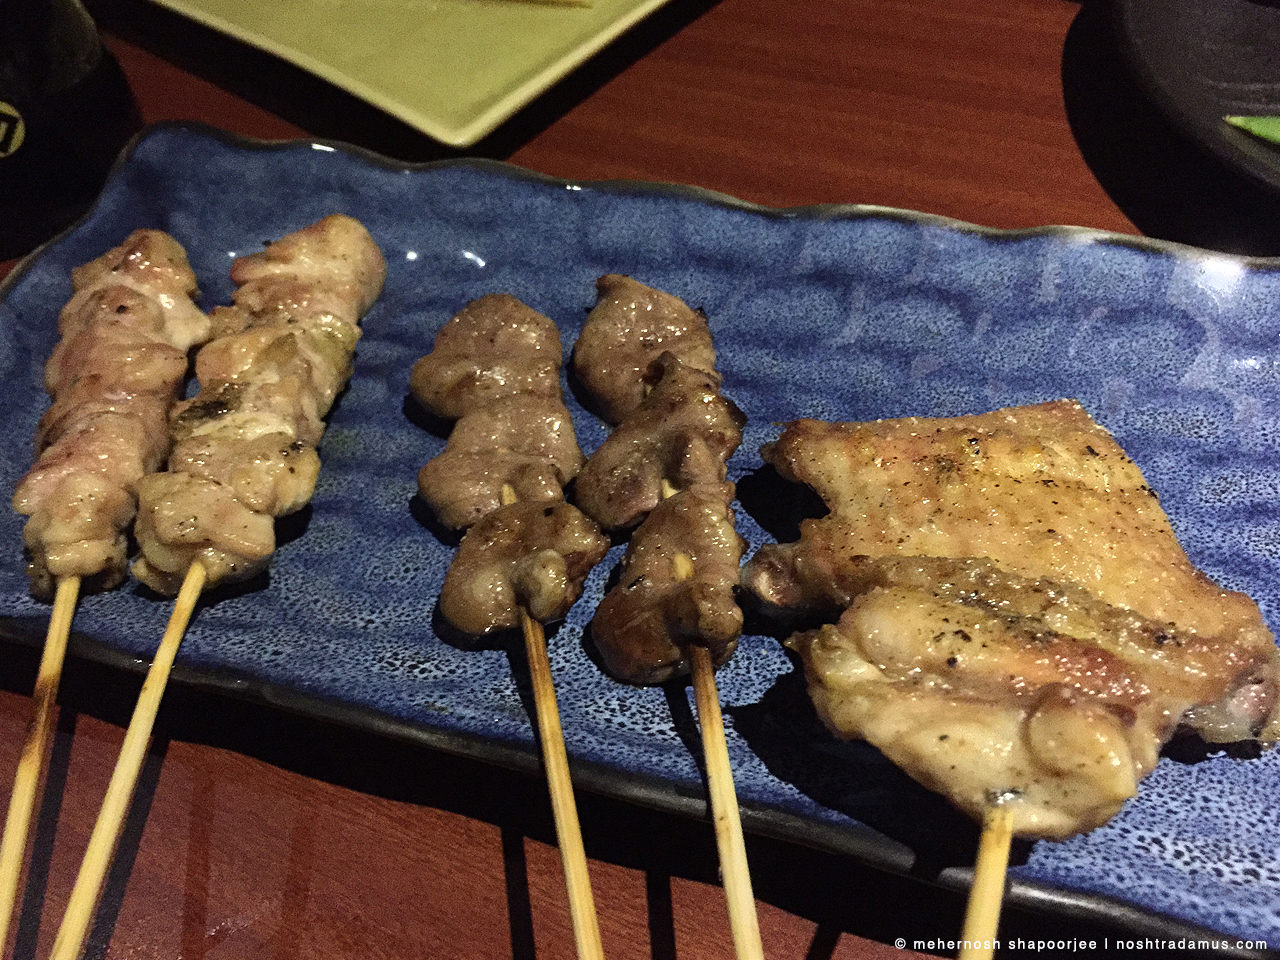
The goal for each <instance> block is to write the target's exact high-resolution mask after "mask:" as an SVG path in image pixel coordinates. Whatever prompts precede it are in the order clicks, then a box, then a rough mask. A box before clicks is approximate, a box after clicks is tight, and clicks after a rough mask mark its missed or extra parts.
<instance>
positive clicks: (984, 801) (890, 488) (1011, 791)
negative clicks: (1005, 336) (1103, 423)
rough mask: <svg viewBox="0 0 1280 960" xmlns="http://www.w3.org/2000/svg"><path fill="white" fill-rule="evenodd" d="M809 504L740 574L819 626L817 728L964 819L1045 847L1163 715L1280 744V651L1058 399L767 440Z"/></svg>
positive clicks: (1096, 429) (1250, 608) (1142, 754)
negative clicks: (987, 820) (809, 514)
mask: <svg viewBox="0 0 1280 960" xmlns="http://www.w3.org/2000/svg"><path fill="white" fill-rule="evenodd" d="M763 452H764V455H765V459H766V460H767V461H768V462H769V463H771V464H773V466H774V467H776V468H777V469H778V470H779V472H780V473H781V474H782V475H783V476H785V477H788V478H790V479H792V480H795V481H798V482H803V483H807V484H809V485H810V486H812V487H813V488H814V489H815V490H816V491H817V492H818V493H819V494H820V495H821V497H822V498H823V500H824V501H825V502H826V503H827V505H828V507H829V508H830V511H831V512H830V514H829V515H828V516H826V517H823V518H820V519H811V520H806V521H804V523H803V524H802V526H801V537H800V540H799V541H797V542H795V543H790V544H780V545H767V546H764V547H762V548H761V549H760V551H759V552H758V553H757V554H756V556H755V557H754V558H752V560H751V561H750V563H748V565H747V567H746V568H745V571H744V583H745V584H746V585H747V586H748V588H749V589H751V591H752V592H753V593H755V594H756V595H757V596H759V597H760V598H761V599H762V600H763V601H764V602H765V603H766V604H767V605H768V606H770V607H772V608H773V609H775V610H777V611H781V612H795V613H798V612H806V613H809V614H814V613H818V614H823V615H826V616H829V617H832V618H837V617H838V618H839V619H838V622H836V623H835V624H830V625H827V626H825V627H822V628H821V629H819V630H816V631H810V632H808V633H803V634H798V635H797V636H795V637H793V638H792V640H791V641H790V644H791V646H793V648H794V649H796V650H798V651H799V652H800V653H801V655H802V656H803V658H804V660H805V669H806V675H807V677H808V681H809V687H810V692H811V694H812V696H813V699H814V702H815V705H816V706H817V709H818V712H819V714H820V715H821V716H822V717H823V719H824V721H825V722H826V723H827V724H828V726H830V727H831V728H832V730H833V731H834V732H836V733H838V734H840V735H842V736H849V737H861V738H863V739H866V740H868V741H870V742H871V743H873V744H875V745H876V746H878V747H879V748H880V749H881V750H882V751H884V752H885V754H886V755H888V756H889V757H890V758H891V759H893V760H894V761H895V762H896V763H898V764H899V765H900V766H902V767H903V768H904V769H905V770H907V771H908V772H909V773H910V774H911V775H912V776H914V777H915V778H916V779H917V780H919V781H920V782H922V783H924V784H925V785H926V786H929V787H930V788H932V789H935V790H938V791H939V792H942V793H944V794H945V795H947V796H948V797H949V798H950V799H951V800H952V801H953V802H954V803H956V804H957V805H958V806H960V807H961V808H962V809H964V810H966V811H968V812H969V813H971V814H972V815H974V816H975V817H980V816H981V815H982V813H983V811H984V810H985V809H986V808H987V807H988V806H989V805H990V804H991V803H992V802H997V801H1000V802H1005V803H1008V804H1010V805H1011V806H1012V809H1013V810H1014V817H1015V830H1017V832H1019V833H1022V834H1026V835H1031V836H1042V837H1054V838H1062V837H1066V836H1070V835H1072V834H1073V833H1077V832H1080V831H1083V830H1088V829H1091V828H1093V827H1095V826H1097V825H1098V824H1100V823H1102V822H1104V821H1105V820H1106V819H1107V818H1109V817H1110V816H1112V815H1113V814H1114V813H1115V812H1116V811H1117V810H1118V809H1119V807H1120V805H1121V804H1122V803H1123V802H1124V800H1125V799H1127V798H1128V797H1130V796H1132V795H1133V794H1134V793H1135V792H1136V789H1137V782H1138V780H1140V779H1141V778H1142V777H1143V776H1145V775H1146V774H1147V773H1148V772H1150V770H1151V768H1152V766H1153V764H1154V763H1155V759H1156V755H1157V753H1158V751H1159V749H1160V747H1161V745H1162V744H1163V743H1164V742H1166V741H1167V740H1168V738H1169V737H1170V736H1171V735H1172V734H1173V733H1174V731H1175V729H1176V728H1177V727H1178V726H1179V725H1180V724H1181V725H1183V726H1186V727H1190V728H1192V729H1194V730H1195V731H1196V732H1198V733H1199V734H1200V735H1201V736H1202V737H1203V738H1204V739H1206V740H1209V741H1212V742H1232V741H1237V740H1242V739H1258V740H1260V741H1261V742H1263V743H1265V744H1270V743H1272V742H1274V741H1275V740H1276V739H1277V738H1280V721H1277V718H1276V703H1277V694H1278V691H1280V654H1278V653H1277V649H1276V646H1275V643H1274V640H1273V638H1272V636H1271V634H1270V632H1269V631H1268V629H1267V627H1266V625H1265V623H1264V622H1263V620H1262V617H1261V615H1260V613H1259V611H1258V609H1257V606H1256V605H1255V604H1253V602H1252V601H1251V600H1249V599H1248V598H1247V597H1245V596H1244V595H1242V594H1239V593H1234V592H1232V591H1228V590H1223V589H1222V588H1220V587H1219V586H1217V585H1216V584H1214V583H1213V582H1212V581H1210V580H1209V579H1208V578H1207V577H1206V576H1205V575H1204V574H1203V573H1201V572H1200V571H1198V570H1197V569H1196V568H1195V567H1194V566H1193V565H1192V564H1191V562H1190V560H1189V559H1188V558H1187V556H1186V554H1185V552H1184V551H1183V550H1182V548H1181V546H1180V545H1179V544H1178V542H1177V539H1176V537H1175V536H1174V533H1173V531H1172V528H1171V527H1170V524H1169V520H1168V518H1167V516H1166V515H1165V513H1164V511H1163V510H1162V509H1161V508H1160V505H1159V503H1158V501H1157V499H1156V496H1155V494H1154V493H1153V492H1152V491H1151V490H1150V488H1149V487H1148V486H1147V485H1146V482H1145V480H1144V479H1143V476H1142V473H1141V471H1140V470H1139V469H1138V467H1137V466H1136V465H1135V464H1134V463H1133V462H1132V460H1130V459H1129V457H1127V456H1126V455H1125V453H1124V451H1123V450H1122V449H1121V448H1120V447H1119V446H1118V445H1117V444H1116V442H1115V441H1114V440H1113V439H1112V438H1111V436H1110V435H1109V434H1108V433H1107V432H1106V431H1105V430H1104V429H1103V428H1102V427H1100V426H1099V425H1098V424H1096V423H1095V422H1094V421H1093V420H1092V419H1091V418H1090V417H1089V416H1088V414H1087V413H1085V411H1084V410H1083V409H1082V408H1081V407H1080V405H1079V404H1077V403H1074V402H1070V401H1058V402H1054V403H1046V404H1040V405H1037V406H1031V407H1021V408H1010V409H1006V410H999V411H996V412H994V413H990V414H983V415H979V416H967V417H956V418H950V419H922V418H908V419H903V420H888V421H881V422H876V423H862V424H825V423H818V422H815V421H809V420H802V421H797V422H795V423H792V424H790V425H789V426H788V427H787V428H786V430H785V431H784V432H783V434H782V436H781V437H780V438H779V439H778V440H777V441H776V442H775V443H772V444H769V445H767V446H766V447H765V449H764V451H763Z"/></svg>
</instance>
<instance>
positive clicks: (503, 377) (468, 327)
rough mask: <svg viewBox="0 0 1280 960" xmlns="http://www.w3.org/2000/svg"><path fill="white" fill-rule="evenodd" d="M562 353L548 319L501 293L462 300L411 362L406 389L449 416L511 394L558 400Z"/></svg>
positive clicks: (433, 409) (555, 331)
mask: <svg viewBox="0 0 1280 960" xmlns="http://www.w3.org/2000/svg"><path fill="white" fill-rule="evenodd" d="M562 361H563V351H562V349H561V347H560V332H559V331H558V330H557V329H556V325H555V324H554V323H552V322H551V320H550V319H549V318H547V317H545V316H543V315H542V314H540V313H538V311H536V310H534V309H533V308H531V307H529V306H526V305H525V304H523V303H521V302H520V301H519V300H517V299H516V298H515V297H513V296H511V295H510V294H506V293H492V294H489V295H487V296H484V297H480V298H479V299H478V300H474V301H472V302H471V303H469V304H467V305H466V306H465V307H464V308H463V309H462V310H461V311H459V312H458V314H457V315H456V316H455V317H454V318H453V319H452V320H450V321H449V322H448V323H446V324H445V325H444V326H443V327H441V328H440V332H439V333H437V334H436V339H435V344H434V346H433V347H432V349H431V352H430V353H429V354H427V355H426V356H425V357H423V358H422V359H421V360H419V361H418V362H417V363H416V364H414V366H413V371H412V373H411V374H410V377H409V389H410V390H411V391H412V392H413V395H414V396H415V397H416V398H417V399H418V401H419V402H420V403H422V405H423V406H425V407H426V408H427V409H429V410H431V411H432V412H433V413H435V414H437V415H438V416H441V417H446V418H448V419H450V420H456V419H458V418H459V417H462V416H463V415H464V414H466V413H468V412H469V411H471V410H474V409H476V408H478V407H481V406H484V405H485V404H487V403H489V402H490V401H493V400H496V399H499V398H501V397H507V396H511V395H513V394H524V395H528V396H538V397H545V398H548V399H560V397H561V393H560V367H561V364H562Z"/></svg>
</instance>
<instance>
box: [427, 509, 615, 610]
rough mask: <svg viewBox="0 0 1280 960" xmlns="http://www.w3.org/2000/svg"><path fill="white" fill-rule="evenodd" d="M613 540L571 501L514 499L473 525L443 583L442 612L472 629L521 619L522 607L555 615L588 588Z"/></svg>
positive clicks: (567, 607) (572, 602) (571, 603)
mask: <svg viewBox="0 0 1280 960" xmlns="http://www.w3.org/2000/svg"><path fill="white" fill-rule="evenodd" d="M608 549H609V540H608V538H607V537H605V536H604V535H603V534H602V533H601V532H600V528H599V527H597V526H596V525H595V524H594V523H592V522H591V521H590V520H589V519H588V518H587V517H586V516H585V515H583V514H582V512H581V511H579V510H577V509H576V508H574V507H573V506H571V505H569V504H567V503H550V504H549V503H531V502H519V501H517V502H515V503H509V504H506V505H504V506H501V507H498V508H497V509H495V510H493V511H492V512H490V513H489V514H487V515H486V516H485V517H483V518H482V519H481V520H480V521H479V522H478V523H476V524H475V525H474V526H472V527H471V529H470V530H468V531H467V535H466V536H465V537H463V539H462V543H461V544H460V545H459V547H458V553H457V556H456V557H454V560H453V563H452V564H450V566H449V572H448V573H447V574H446V576H445V580H444V586H443V587H442V588H441V591H440V613H441V614H442V615H443V616H444V618H445V619H446V620H448V621H449V622H450V623H451V624H453V625H454V626H455V627H457V628H458V629H459V630H462V631H464V632H466V633H470V634H476V635H482V634H486V633H490V632H492V631H494V630H501V629H507V628H512V627H516V626H519V623H520V609H521V608H522V607H523V608H524V609H525V610H528V611H529V615H530V616H531V617H533V619H535V620H538V621H540V622H546V621H549V620H556V619H559V618H561V617H563V616H564V615H565V614H566V613H568V612H569V608H570V607H572V606H573V604H574V602H575V601H576V600H577V599H578V597H579V596H581V595H582V585H583V582H584V581H585V580H586V576H587V574H588V573H589V572H590V571H591V568H592V567H594V566H595V565H596V564H597V563H599V562H600V561H601V560H602V559H603V558H604V555H605V553H606V551H608Z"/></svg>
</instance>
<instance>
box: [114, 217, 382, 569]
mask: <svg viewBox="0 0 1280 960" xmlns="http://www.w3.org/2000/svg"><path fill="white" fill-rule="evenodd" d="M384 275H385V264H384V263H383V259H382V254H381V253H380V252H379V250H378V247H377V245H376V244H375V243H374V242H373V239H372V237H370V236H369V233H368V231H367V230H365V228H364V227H363V226H362V225H361V224H360V223H359V222H358V221H356V220H353V219H351V218H350V217H346V216H341V215H335V216H330V217H326V218H325V219H323V220H321V221H319V222H317V223H314V224H312V225H311V226H309V227H306V228H304V229H302V230H299V231H297V232H296V233H293V234H290V235H289V236H287V237H284V238H283V239H281V240H279V241H277V242H276V243H273V244H270V245H269V246H268V247H267V248H266V250H264V251H262V252H261V253H256V254H252V255H250V256H246V257H241V258H239V259H237V260H236V262H235V263H234V264H233V265H232V269H231V277H232V280H233V281H234V282H235V283H237V284H238V287H237V290H236V292H235V294H234V297H233V299H234V306H231V307H224V308H222V309H219V310H217V311H215V312H214V316H213V319H212V324H213V327H214V329H215V331H216V332H217V334H218V337H217V339H215V340H213V341H212V342H211V343H209V344H208V345H206V346H205V347H204V348H203V349H202V350H201V351H200V353H199V354H198V355H197V357H196V374H197V376H198V377H199V378H200V393H199V394H198V395H197V396H196V397H194V398H193V399H191V400H189V401H187V402H185V403H182V404H180V405H178V406H177V407H176V408H175V410H174V412H173V414H172V416H171V427H172V432H173V436H174V438H175V442H176V446H175V449H174V451H173V454H172V455H171V456H170V458H169V471H168V472H167V473H165V474H161V475H157V476H156V477H153V478H151V479H149V480H148V481H147V482H146V483H144V484H143V485H142V486H141V488H140V491H139V494H140V500H139V515H138V523H137V528H136V534H137V538H138V546H139V550H140V556H139V558H138V559H137V561H136V562H135V563H134V566H133V572H134V575H135V576H136V577H137V578H138V579H139V580H141V581H142V582H143V583H145V584H147V585H148V586H149V587H151V588H152V589H154V590H158V591H159V592H161V593H168V594H173V593H176V592H177V590H178V588H179V587H180V586H181V585H182V581H183V579H184V577H185V576H186V573H187V570H188V569H189V568H190V567H191V564H192V563H195V562H197V561H199V562H200V563H201V564H202V565H203V566H204V567H205V570H206V573H207V577H206V581H205V583H206V586H208V587H213V586H216V585H217V584H218V583H220V582H223V581H234V580H244V579H248V578H249V577H252V576H253V575H254V574H256V573H258V572H259V571H261V570H263V569H264V568H265V567H266V566H267V564H268V563H269V562H270V558H271V554H272V553H273V551H274V549H275V535H274V517H277V516H283V515H284V514H287V513H290V512H293V511H295V510H298V509H300V508H301V507H302V506H303V505H305V504H306V503H307V501H308V500H309V499H310V497H311V493H312V489H313V487H314V484H315V480H316V476H317V474H318V472H319V468H320V462H319V458H318V456H317V455H316V452H315V445H316V443H317V442H318V441H319V439H320V437H321V435H322V433H323V431H324V420H323V417H324V416H325V414H326V413H328V411H329V409H330V407H331V406H332V404H333V401H334V398H335V397H336V396H337V395H338V393H339V392H340V391H341V390H342V388H343V386H345V384H346V382H347V379H348V378H349V377H350V375H351V366H352V354H353V351H354V349H355V344H356V341H357V340H358V339H359V336H360V329H359V321H360V319H361V317H362V316H363V314H364V312H365V311H366V310H368V308H369V306H370V305H371V304H372V303H373V301H374V300H375V299H376V298H377V296H378V294H379V292H380V291H381V290H382V283H383V278H384Z"/></svg>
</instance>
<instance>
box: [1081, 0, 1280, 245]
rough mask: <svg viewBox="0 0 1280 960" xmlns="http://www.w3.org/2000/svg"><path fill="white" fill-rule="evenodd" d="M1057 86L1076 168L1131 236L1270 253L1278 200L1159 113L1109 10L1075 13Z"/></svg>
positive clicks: (1278, 227) (1278, 235)
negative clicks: (1080, 163)
mask: <svg viewBox="0 0 1280 960" xmlns="http://www.w3.org/2000/svg"><path fill="white" fill-rule="evenodd" d="M1062 88H1063V99H1064V102H1065V105H1066V111H1067V120H1068V122H1069V123H1070V125H1071V131H1072V133H1073V134H1074V136H1075V138H1076V143H1077V144H1078V145H1079V147H1080V152H1081V153H1082V154H1083V156H1084V159H1085V162H1086V163H1087V164H1088V165H1089V169H1090V170H1091V171H1092V172H1093V174H1094V176H1095V177H1097V179H1098V182H1099V183H1100V184H1101V185H1102V187H1103V189H1105V190H1106V191H1107V193H1108V194H1109V195H1110V197H1111V199H1112V200H1114V201H1115V203H1116V205H1117V206H1118V207H1120V209H1121V210H1122V211H1123V212H1124V214H1125V215H1126V216H1127V217H1128V218H1129V219H1130V220H1132V221H1133V223H1134V225H1135V226H1137V228H1138V229H1139V230H1141V231H1142V232H1143V233H1145V234H1147V235H1148V236H1151V237H1157V238H1160V239H1164V240H1174V241H1177V242H1179V243H1187V244H1192V245H1193V246H1198V247H1205V248H1208V249H1211V250H1220V251H1223V252H1226V253H1237V254H1248V255H1253V256H1277V255H1280V196H1278V195H1277V194H1276V193H1275V192H1273V191H1270V190H1268V189H1266V188H1265V187H1263V186H1261V185H1260V184H1258V183H1256V182H1255V181H1253V180H1251V179H1248V178H1246V177H1245V176H1244V175H1243V174H1240V173H1237V172H1235V171H1233V170H1231V169H1230V168H1229V167H1227V166H1226V164H1224V163H1223V162H1222V161H1220V160H1218V159H1217V158H1216V157H1214V156H1213V155H1212V153H1210V152H1209V150H1208V149H1206V148H1205V147H1202V146H1201V145H1199V144H1198V143H1196V142H1195V141H1194V140H1192V139H1190V138H1189V137H1187V136H1186V135H1184V134H1183V133H1182V132H1181V131H1179V130H1178V129H1177V128H1176V127H1175V126H1174V124H1173V123H1172V122H1171V121H1170V120H1169V119H1168V118H1167V117H1166V116H1165V115H1164V114H1163V113H1162V112H1161V111H1160V109H1159V108H1158V107H1157V106H1156V104H1155V103H1154V102H1153V101H1152V100H1151V99H1150V98H1149V97H1148V96H1147V94H1146V93H1145V92H1144V91H1143V89H1142V87H1141V85H1140V84H1139V81H1138V79H1137V77H1136V76H1135V74H1134V73H1133V71H1132V70H1131V69H1130V67H1129V65H1128V63H1127V61H1126V58H1125V54H1124V51H1123V50H1122V49H1121V46H1120V42H1119V38H1118V33H1117V29H1116V25H1115V22H1114V19H1113V16H1112V13H1111V10H1110V4H1108V3H1106V2H1102V0H1088V2H1086V3H1084V5H1083V6H1082V7H1081V9H1080V13H1079V14H1078V15H1077V16H1076V19H1075V21H1074V22H1073V23H1072V25H1071V29H1070V30H1069V31H1068V33H1067V39H1066V43H1065V45H1064V47H1063V52H1062Z"/></svg>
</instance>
